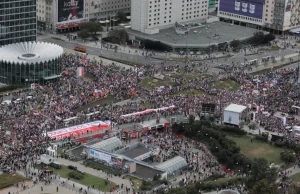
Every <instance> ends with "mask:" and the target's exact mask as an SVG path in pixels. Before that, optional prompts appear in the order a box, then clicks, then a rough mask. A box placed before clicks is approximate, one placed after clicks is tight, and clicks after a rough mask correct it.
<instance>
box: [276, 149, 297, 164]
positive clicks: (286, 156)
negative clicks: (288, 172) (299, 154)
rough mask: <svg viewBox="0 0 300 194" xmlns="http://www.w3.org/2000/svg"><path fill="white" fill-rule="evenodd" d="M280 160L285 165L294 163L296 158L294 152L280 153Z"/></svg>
mask: <svg viewBox="0 0 300 194" xmlns="http://www.w3.org/2000/svg"><path fill="white" fill-rule="evenodd" d="M280 158H281V160H283V161H284V162H285V163H286V164H290V163H294V162H295V161H296V156H295V153H294V152H291V151H283V152H281V153H280Z"/></svg>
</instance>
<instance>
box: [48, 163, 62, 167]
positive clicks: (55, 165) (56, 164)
mask: <svg viewBox="0 0 300 194" xmlns="http://www.w3.org/2000/svg"><path fill="white" fill-rule="evenodd" d="M49 166H51V167H52V168H55V169H61V164H60V163H58V162H51V163H50V164H49Z"/></svg>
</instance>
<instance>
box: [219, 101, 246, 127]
mask: <svg viewBox="0 0 300 194" xmlns="http://www.w3.org/2000/svg"><path fill="white" fill-rule="evenodd" d="M246 110H247V107H246V106H242V105H238V104H230V105H229V106H227V107H226V108H225V110H224V120H223V122H224V123H227V124H231V125H237V126H239V124H240V122H241V121H242V120H245V118H246V116H247V111H246Z"/></svg>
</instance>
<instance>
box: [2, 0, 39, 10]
mask: <svg viewBox="0 0 300 194" xmlns="http://www.w3.org/2000/svg"><path fill="white" fill-rule="evenodd" d="M32 5H36V1H35V0H20V1H16V2H14V1H13V0H6V1H5V2H2V1H1V3H0V9H4V8H5V9H9V8H15V7H24V6H32Z"/></svg>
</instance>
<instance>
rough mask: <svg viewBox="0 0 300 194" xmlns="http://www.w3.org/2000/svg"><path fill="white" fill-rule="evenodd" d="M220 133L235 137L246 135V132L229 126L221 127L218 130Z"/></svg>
mask: <svg viewBox="0 0 300 194" xmlns="http://www.w3.org/2000/svg"><path fill="white" fill-rule="evenodd" d="M220 129H221V131H224V132H227V133H234V134H236V135H246V134H247V132H246V131H244V130H241V129H240V128H238V127H231V126H223V127H221V128H220Z"/></svg>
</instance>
